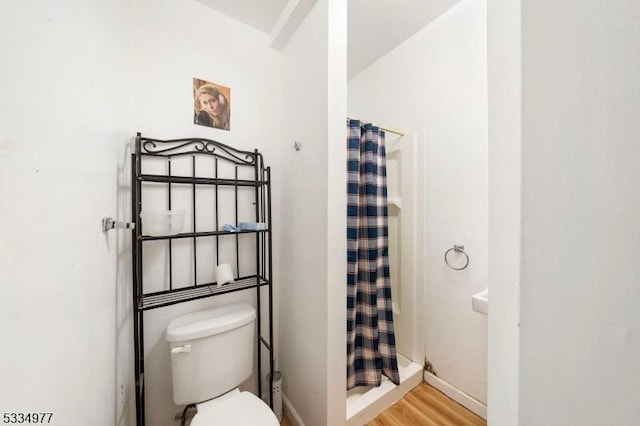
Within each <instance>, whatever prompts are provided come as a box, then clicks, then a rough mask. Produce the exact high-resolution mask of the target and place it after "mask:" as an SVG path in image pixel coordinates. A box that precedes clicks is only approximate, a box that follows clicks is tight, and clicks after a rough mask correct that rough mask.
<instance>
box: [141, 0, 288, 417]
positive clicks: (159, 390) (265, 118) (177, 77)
mask: <svg viewBox="0 0 640 426" xmlns="http://www.w3.org/2000/svg"><path fill="white" fill-rule="evenodd" d="M132 16H133V24H134V25H133V31H132V88H133V89H132V101H131V105H132V106H131V114H132V123H131V126H132V129H131V133H132V134H135V132H136V131H140V132H142V134H143V135H145V136H148V137H154V138H160V139H169V138H175V137H188V136H197V137H204V138H208V139H214V140H217V141H220V142H222V143H225V144H227V145H230V146H233V147H235V148H238V149H243V150H253V149H258V150H259V151H260V152H262V153H263V155H264V158H265V162H266V164H267V165H271V166H273V173H272V175H273V176H272V177H273V181H274V184H273V188H274V193H273V219H274V222H273V227H274V229H275V230H276V232H275V237H274V238H275V241H274V258H275V259H278V258H279V255H278V254H277V253H278V235H279V234H278V230H279V229H280V228H281V226H282V224H283V223H285V222H283V221H281V220H280V214H279V203H278V202H277V200H278V199H279V197H282V194H283V191H282V187H281V183H280V181H281V176H282V171H281V168H280V167H279V163H280V161H279V155H280V152H279V150H278V149H277V141H278V140H279V139H280V126H281V120H280V97H281V86H280V81H281V77H280V60H281V57H280V54H279V53H278V52H276V51H273V50H271V49H269V38H268V35H267V34H265V33H262V32H259V31H257V30H255V29H252V28H250V27H248V26H246V25H244V24H241V23H239V22H237V21H234V20H232V19H230V18H228V17H227V16H225V15H222V14H220V13H218V12H216V11H214V10H212V9H211V8H209V7H206V6H205V5H203V4H202V3H199V2H197V1H195V0H178V1H176V0H162V1H155V0H134V1H133V9H132ZM194 77H196V78H201V79H205V80H208V81H212V82H215V83H219V84H222V85H224V86H227V87H230V88H231V107H232V110H231V131H224V130H220V129H213V128H208V127H203V126H196V125H194V124H193V94H192V90H191V87H192V79H193V78H194ZM187 276H188V274H187ZM274 278H275V279H274V282H275V283H276V284H275V285H276V289H277V285H278V284H277V283H278V282H279V280H278V274H277V271H276V274H275V277H274ZM276 294H277V291H276ZM263 295H265V296H266V293H263ZM234 301H247V302H249V303H252V304H253V303H255V292H254V291H247V292H238V293H232V294H229V295H224V296H218V297H214V298H210V299H204V300H201V301H197V302H189V303H184V304H179V305H174V306H171V307H167V308H161V309H156V310H152V311H148V312H147V313H146V314H145V347H146V356H147V358H146V360H145V363H146V364H145V376H146V384H147V386H146V397H147V400H146V405H147V410H146V415H147V423H149V424H152V425H157V426H162V425H173V424H174V423H173V417H174V414H176V413H177V412H178V410H179V409H180V408H179V407H176V406H175V405H174V404H173V398H172V393H171V392H172V387H171V376H170V365H169V356H168V345H167V344H166V342H165V341H164V331H165V328H166V326H167V324H168V322H169V321H170V320H171V319H172V318H174V317H176V316H178V315H181V314H184V313H187V312H191V311H194V310H198V309H204V308H207V307H212V306H219V305H222V304H227V303H231V302H234ZM276 324H277V322H276ZM275 329H276V330H277V327H276V328H275ZM276 346H277V343H276ZM263 354H265V356H266V352H263ZM265 374H266V373H265ZM247 386H248V388H249V389H251V386H250V384H247Z"/></svg>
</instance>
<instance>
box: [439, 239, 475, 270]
mask: <svg viewBox="0 0 640 426" xmlns="http://www.w3.org/2000/svg"><path fill="white" fill-rule="evenodd" d="M451 250H453V251H455V252H456V253H462V254H464V257H466V258H467V261H466V262H465V264H464V266H463V267H462V268H454V267H453V266H451V265H450V264H449V260H448V259H447V255H448V254H449V252H450V251H451ZM444 263H446V264H447V266H448V267H449V268H451V269H453V270H454V271H462V270H463V269H466V268H467V266H469V255H468V254H467V253H465V251H464V246H460V245H458V244H454V245H453V247H452V248H450V249H449V250H447V251H446V252H444Z"/></svg>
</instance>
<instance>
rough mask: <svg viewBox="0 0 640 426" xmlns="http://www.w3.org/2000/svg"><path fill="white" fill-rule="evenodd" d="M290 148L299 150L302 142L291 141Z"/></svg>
mask: <svg viewBox="0 0 640 426" xmlns="http://www.w3.org/2000/svg"><path fill="white" fill-rule="evenodd" d="M292 148H293V149H295V150H296V151H300V148H302V142H298V141H295V142H294V143H293V146H292Z"/></svg>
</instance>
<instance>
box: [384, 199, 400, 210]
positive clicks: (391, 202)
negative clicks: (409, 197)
mask: <svg viewBox="0 0 640 426" xmlns="http://www.w3.org/2000/svg"><path fill="white" fill-rule="evenodd" d="M387 203H388V204H389V206H394V207H396V208H397V209H398V210H402V200H401V199H400V198H388V199H387Z"/></svg>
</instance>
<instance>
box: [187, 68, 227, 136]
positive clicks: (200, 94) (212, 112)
mask: <svg viewBox="0 0 640 426" xmlns="http://www.w3.org/2000/svg"><path fill="white" fill-rule="evenodd" d="M193 124H198V125H200V126H207V127H214V128H216V129H223V130H231V89H230V88H228V87H225V86H222V85H220V84H217V83H212V82H210V81H206V80H202V79H199V78H194V79H193Z"/></svg>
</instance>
